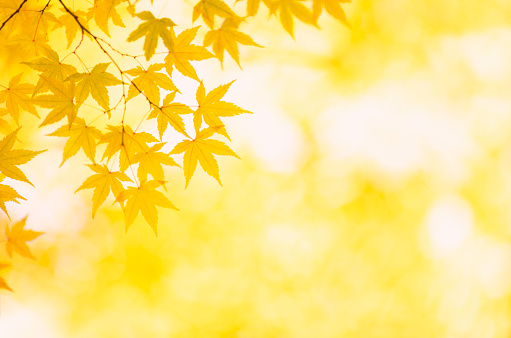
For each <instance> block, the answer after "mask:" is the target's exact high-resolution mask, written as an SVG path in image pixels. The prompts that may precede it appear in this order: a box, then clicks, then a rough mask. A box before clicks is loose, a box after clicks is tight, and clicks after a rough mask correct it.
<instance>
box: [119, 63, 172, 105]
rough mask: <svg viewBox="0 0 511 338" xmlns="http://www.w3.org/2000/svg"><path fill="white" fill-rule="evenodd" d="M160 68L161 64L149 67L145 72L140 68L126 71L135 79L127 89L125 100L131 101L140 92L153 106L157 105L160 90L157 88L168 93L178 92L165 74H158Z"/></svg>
mask: <svg viewBox="0 0 511 338" xmlns="http://www.w3.org/2000/svg"><path fill="white" fill-rule="evenodd" d="M162 68H163V63H155V64H152V65H150V66H149V68H147V70H144V69H142V68H141V67H137V68H133V69H130V70H127V71H126V73H127V74H129V75H131V76H135V78H134V79H133V80H132V84H131V85H130V87H129V89H128V97H127V98H126V100H130V99H132V98H133V97H135V96H137V95H138V94H140V91H142V92H143V93H144V95H145V96H146V98H147V99H148V100H149V101H151V102H152V103H153V104H154V105H159V104H160V89H158V87H160V88H163V89H165V90H169V91H178V89H177V88H176V86H175V85H174V82H172V80H171V79H170V77H168V76H167V75H166V74H163V73H158V71H159V70H161V69H162Z"/></svg>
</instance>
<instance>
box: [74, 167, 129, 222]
mask: <svg viewBox="0 0 511 338" xmlns="http://www.w3.org/2000/svg"><path fill="white" fill-rule="evenodd" d="M87 166H88V167H89V168H90V169H91V170H92V171H94V172H95V173H96V174H94V175H92V176H90V177H88V178H87V179H86V180H85V182H83V183H82V185H81V186H80V187H79V188H78V189H76V191H75V193H76V192H78V191H80V190H83V189H94V192H93V194H92V218H94V216H95V215H96V212H97V210H98V208H99V207H100V206H101V205H102V204H103V203H104V202H105V200H106V198H107V197H108V195H109V194H110V192H112V194H113V195H114V197H115V198H117V196H119V194H120V193H121V192H122V191H123V190H124V187H123V186H122V182H121V181H124V182H132V181H131V179H130V178H129V177H128V176H126V174H124V173H122V172H120V171H110V170H109V169H108V167H107V166H106V165H104V164H103V165H99V164H89V165H87Z"/></svg>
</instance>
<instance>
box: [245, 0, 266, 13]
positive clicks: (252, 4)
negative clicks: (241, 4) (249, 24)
mask: <svg viewBox="0 0 511 338" xmlns="http://www.w3.org/2000/svg"><path fill="white" fill-rule="evenodd" d="M260 3H261V0H247V16H254V15H256V14H257V12H258V11H259V4H260ZM263 3H264V4H265V5H266V7H270V3H271V0H263Z"/></svg>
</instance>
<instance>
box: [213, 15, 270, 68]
mask: <svg viewBox="0 0 511 338" xmlns="http://www.w3.org/2000/svg"><path fill="white" fill-rule="evenodd" d="M239 21H240V20H237V19H227V20H225V21H224V23H223V24H222V27H221V28H220V29H217V30H212V31H209V32H208V33H207V34H206V35H205V36H204V46H206V47H207V46H209V45H213V52H214V53H215V55H216V57H217V58H218V59H219V60H220V62H221V63H223V61H224V51H227V52H228V53H229V55H230V56H231V57H232V58H233V59H234V61H236V63H237V64H238V65H240V58H239V50H238V44H242V45H247V46H255V47H262V46H260V45H258V44H257V43H256V42H255V41H254V40H252V38H251V37H250V36H248V35H246V34H244V33H242V32H240V31H238V26H239Z"/></svg>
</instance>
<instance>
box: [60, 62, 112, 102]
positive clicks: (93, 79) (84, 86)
mask: <svg viewBox="0 0 511 338" xmlns="http://www.w3.org/2000/svg"><path fill="white" fill-rule="evenodd" d="M109 65H110V63H98V64H97V65H95V66H94V68H92V71H90V72H89V73H76V74H73V75H71V76H70V77H69V78H68V79H69V80H72V81H76V82H77V84H76V100H77V101H78V102H80V103H82V102H84V101H85V100H86V99H87V97H89V94H91V95H92V98H93V99H94V100H96V102H97V103H98V104H99V105H100V106H101V107H102V108H103V109H105V110H110V98H109V96H108V89H107V88H106V87H107V86H114V85H118V84H121V81H119V80H118V79H117V78H116V77H115V76H113V75H112V74H110V73H107V72H106V69H107V68H108V66H109Z"/></svg>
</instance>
